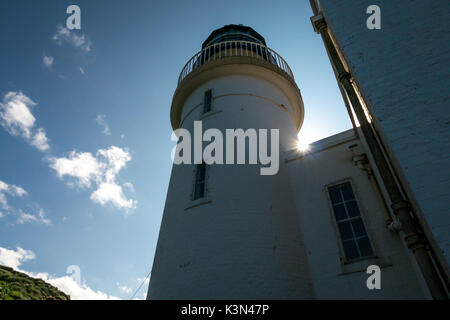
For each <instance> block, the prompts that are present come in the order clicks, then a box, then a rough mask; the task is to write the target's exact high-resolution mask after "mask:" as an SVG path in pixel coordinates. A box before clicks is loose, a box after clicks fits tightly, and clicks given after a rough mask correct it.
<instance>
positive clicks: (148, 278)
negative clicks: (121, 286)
mask: <svg viewBox="0 0 450 320" xmlns="http://www.w3.org/2000/svg"><path fill="white" fill-rule="evenodd" d="M136 281H137V282H139V283H142V281H144V283H145V284H149V283H150V277H147V278H137V279H136Z"/></svg>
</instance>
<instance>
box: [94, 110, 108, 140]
mask: <svg viewBox="0 0 450 320" xmlns="http://www.w3.org/2000/svg"><path fill="white" fill-rule="evenodd" d="M95 121H96V122H97V123H98V125H100V126H101V127H103V131H102V132H103V133H104V134H106V135H107V136H109V135H110V134H111V130H109V125H108V123H107V122H106V120H105V115H104V114H99V115H97V117H96V118H95Z"/></svg>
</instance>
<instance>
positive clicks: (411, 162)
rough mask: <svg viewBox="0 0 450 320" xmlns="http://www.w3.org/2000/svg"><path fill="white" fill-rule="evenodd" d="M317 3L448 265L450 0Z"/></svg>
mask: <svg viewBox="0 0 450 320" xmlns="http://www.w3.org/2000/svg"><path fill="white" fill-rule="evenodd" d="M317 2H319V3H320V7H321V9H322V12H323V14H324V16H325V19H326V21H327V24H328V27H329V29H330V31H331V33H332V35H333V37H334V39H335V41H336V43H337V45H338V47H339V49H340V51H341V52H342V54H343V56H344V59H345V60H346V62H347V63H348V66H349V69H350V71H351V73H352V75H353V77H354V78H355V80H356V83H357V85H358V88H359V89H360V91H361V94H362V96H363V98H364V100H365V102H366V103H367V107H368V109H369V110H370V112H371V115H372V116H373V120H374V124H375V126H376V128H377V129H378V131H379V133H380V136H381V137H382V139H383V142H384V143H385V146H386V148H387V150H388V152H389V155H390V157H391V158H392V161H393V164H394V166H395V167H396V169H397V172H398V173H399V175H400V178H401V179H402V181H403V183H404V185H405V187H406V192H407V193H408V195H409V197H410V199H411V200H412V202H413V205H414V207H415V209H416V212H417V213H418V214H419V217H421V219H423V224H424V227H425V231H426V232H427V233H428V234H430V235H432V237H431V238H432V240H433V238H434V240H433V242H432V244H433V245H434V247H435V249H436V250H437V252H438V255H440V257H442V260H443V261H446V262H447V264H448V263H449V261H450V206H449V204H450V170H449V167H450V156H449V155H450V107H449V98H450V91H449V90H448V88H449V87H450V68H448V63H449V61H450V32H449V31H450V29H449V26H450V25H449V23H448V21H449V20H450V2H449V1H421V0H398V1H387V0H386V1H379V0H378V1H372V0H359V1H355V0H340V1H335V0H318V1H317ZM374 4H375V5H378V6H379V7H380V8H381V30H368V29H367V27H366V19H367V17H368V15H367V14H366V9H367V7H368V6H369V5H374ZM434 241H435V242H434Z"/></svg>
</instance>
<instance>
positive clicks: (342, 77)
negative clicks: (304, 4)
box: [311, 14, 449, 300]
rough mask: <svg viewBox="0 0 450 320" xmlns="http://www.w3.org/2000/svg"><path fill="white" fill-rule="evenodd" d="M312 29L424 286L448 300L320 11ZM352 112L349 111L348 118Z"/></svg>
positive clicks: (313, 20) (408, 206)
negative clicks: (350, 108)
mask: <svg viewBox="0 0 450 320" xmlns="http://www.w3.org/2000/svg"><path fill="white" fill-rule="evenodd" d="M311 21H312V23H313V25H314V28H315V30H316V31H317V32H318V33H320V35H321V36H322V40H323V42H324V44H325V48H326V50H327V52H328V55H329V57H330V60H331V63H332V64H333V65H334V67H335V70H336V72H337V74H338V79H339V83H340V84H341V86H342V87H343V89H344V91H345V92H346V93H347V97H348V99H349V100H350V103H351V105H352V106H353V110H354V112H355V115H356V118H357V119H358V121H359V124H360V126H361V131H362V133H363V135H364V138H365V140H366V142H367V145H368V147H369V149H370V151H371V153H372V156H373V158H374V160H375V164H376V166H377V168H378V170H379V172H380V176H381V178H382V180H383V184H384V186H385V188H386V190H387V192H388V194H389V197H390V200H391V208H392V210H393V212H394V214H395V216H396V217H397V218H398V220H399V222H400V224H401V228H402V230H403V232H404V234H405V238H404V239H405V242H406V244H407V246H408V248H409V249H410V250H411V251H412V252H413V254H414V257H415V259H416V261H417V264H418V266H419V268H420V269H421V271H422V275H423V277H424V279H425V281H426V283H427V285H428V289H429V290H430V293H431V296H432V298H433V299H437V300H445V299H448V298H449V297H448V295H447V292H446V290H445V287H444V285H443V283H442V280H441V278H440V277H439V274H438V272H437V270H436V268H435V267H434V265H433V261H432V260H431V257H430V255H429V253H428V250H427V241H426V239H425V238H424V236H423V232H420V231H419V230H418V228H417V226H416V224H415V223H414V222H413V219H412V217H411V215H410V205H409V203H408V201H407V200H405V199H404V197H403V195H402V193H401V191H400V188H399V186H398V185H397V182H396V181H395V178H394V176H393V174H392V172H391V169H390V168H389V164H388V162H387V160H386V158H385V157H384V154H383V152H382V149H381V146H380V145H379V144H378V141H377V139H376V137H375V133H374V132H373V130H372V128H371V126H370V124H369V122H368V121H367V117H366V115H365V113H364V110H363V107H362V105H361V103H360V101H359V99H358V95H357V93H356V91H355V88H354V87H353V84H352V76H351V74H350V73H348V72H347V70H346V69H345V67H344V64H343V62H342V61H341V58H340V56H339V54H338V52H337V50H336V48H335V46H334V43H333V41H332V40H331V37H330V35H329V34H328V27H327V24H326V22H325V19H324V18H323V16H322V15H321V14H319V15H316V16H315V17H312V18H311ZM351 116H352V115H351V114H350V117H351Z"/></svg>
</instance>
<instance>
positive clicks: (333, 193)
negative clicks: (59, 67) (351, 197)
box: [328, 187, 342, 203]
mask: <svg viewBox="0 0 450 320" xmlns="http://www.w3.org/2000/svg"><path fill="white" fill-rule="evenodd" d="M328 192H329V193H330V198H331V202H332V203H339V202H342V197H341V192H340V191H339V187H333V188H329V189H328Z"/></svg>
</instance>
